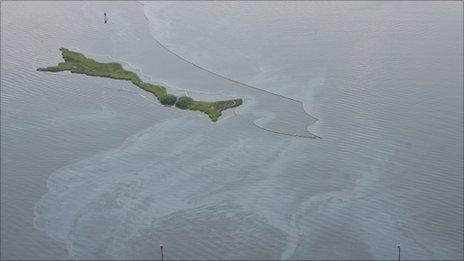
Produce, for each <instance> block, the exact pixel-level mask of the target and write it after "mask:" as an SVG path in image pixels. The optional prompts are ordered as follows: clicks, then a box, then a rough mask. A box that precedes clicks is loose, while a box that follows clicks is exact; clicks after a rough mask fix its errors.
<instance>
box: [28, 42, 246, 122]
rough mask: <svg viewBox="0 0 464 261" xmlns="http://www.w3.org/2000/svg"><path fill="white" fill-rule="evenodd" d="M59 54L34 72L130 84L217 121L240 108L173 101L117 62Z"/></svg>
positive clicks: (239, 102)
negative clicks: (56, 60) (64, 73)
mask: <svg viewBox="0 0 464 261" xmlns="http://www.w3.org/2000/svg"><path fill="white" fill-rule="evenodd" d="M60 51H61V53H62V56H63V59H64V62H61V63H59V64H58V65H57V66H52V67H46V68H38V69H37V71H44V72H62V71H70V72H71V73H80V74H85V75H88V76H98V77H106V78H111V79H116V80H126V81H131V82H132V83H133V84H134V85H136V86H138V87H139V88H141V89H143V90H145V91H147V92H151V93H152V94H153V95H155V96H156V98H157V99H158V100H159V101H160V103H161V104H164V105H166V106H172V105H175V106H176V107H177V108H179V109H182V110H192V111H201V112H204V113H206V114H207V115H208V116H209V118H210V119H211V120H212V121H217V120H218V118H219V117H220V116H221V115H222V111H224V110H227V109H230V108H234V107H237V106H240V105H242V103H243V101H242V99H233V100H224V101H215V102H207V101H195V100H193V99H192V98H190V97H187V96H182V97H179V98H177V97H176V96H175V95H173V94H169V93H167V91H166V88H165V87H164V86H161V85H156V84H151V83H147V82H144V81H142V80H141V79H140V78H139V76H138V75H137V74H136V73H134V72H131V71H127V70H124V68H123V67H122V65H121V64H120V63H115V62H112V63H100V62H97V61H95V60H93V59H90V58H87V57H85V56H84V55H83V54H81V53H78V52H73V51H70V50H68V49H66V48H60Z"/></svg>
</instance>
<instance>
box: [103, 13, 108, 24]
mask: <svg viewBox="0 0 464 261" xmlns="http://www.w3.org/2000/svg"><path fill="white" fill-rule="evenodd" d="M103 15H105V24H106V23H108V20H107V19H106V13H103Z"/></svg>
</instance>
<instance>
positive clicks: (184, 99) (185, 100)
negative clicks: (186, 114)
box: [176, 96, 193, 110]
mask: <svg viewBox="0 0 464 261" xmlns="http://www.w3.org/2000/svg"><path fill="white" fill-rule="evenodd" d="M192 102H193V99H192V98H190V97H188V96H181V97H179V99H177V102H176V107H177V108H179V109H182V110H185V109H187V108H188V107H189V106H190V104H192Z"/></svg>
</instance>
